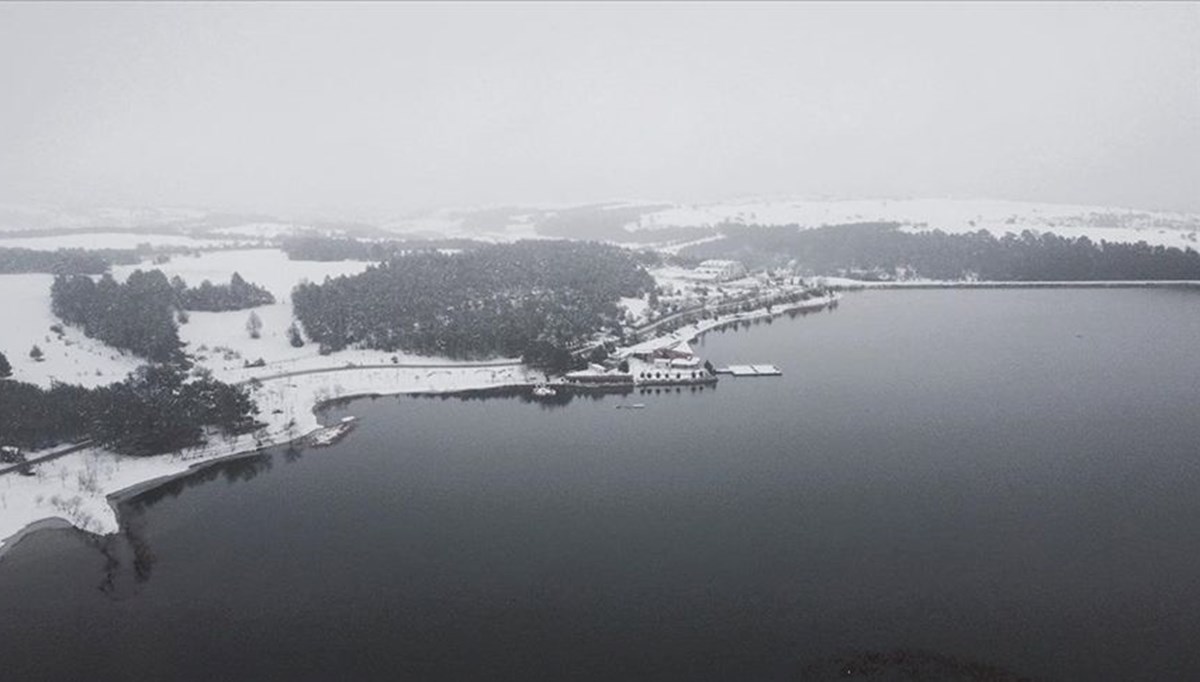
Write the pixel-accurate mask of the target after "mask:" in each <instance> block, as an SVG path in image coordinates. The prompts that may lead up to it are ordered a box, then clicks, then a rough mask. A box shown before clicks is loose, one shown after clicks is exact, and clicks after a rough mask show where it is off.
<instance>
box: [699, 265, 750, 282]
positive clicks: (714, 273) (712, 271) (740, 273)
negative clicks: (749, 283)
mask: <svg viewBox="0 0 1200 682" xmlns="http://www.w3.org/2000/svg"><path fill="white" fill-rule="evenodd" d="M692 272H693V273H694V274H695V276H696V278H697V279H706V280H711V281H713V282H726V281H729V280H731V279H738V278H740V277H745V276H746V266H744V265H742V263H741V262H740V261H736V260H706V261H704V262H702V263H700V265H698V266H696V269H695V270H693V271H692Z"/></svg>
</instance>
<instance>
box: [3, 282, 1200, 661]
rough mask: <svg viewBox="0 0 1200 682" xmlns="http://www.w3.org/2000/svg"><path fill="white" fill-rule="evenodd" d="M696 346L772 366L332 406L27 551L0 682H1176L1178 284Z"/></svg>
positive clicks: (1183, 550)
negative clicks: (117, 533) (553, 399)
mask: <svg viewBox="0 0 1200 682" xmlns="http://www.w3.org/2000/svg"><path fill="white" fill-rule="evenodd" d="M700 349H701V352H702V353H703V354H704V355H705V356H706V357H708V358H710V359H711V360H712V361H713V363H714V364H716V365H718V366H719V365H722V364H726V363H753V362H773V363H775V364H778V365H779V366H780V367H781V368H782V369H783V370H784V376H783V377H780V378H769V379H768V378H756V379H732V378H724V379H722V381H721V382H720V384H719V385H718V386H717V387H716V388H715V389H708V390H704V391H691V390H686V389H685V390H683V391H679V392H676V391H674V390H671V391H663V392H659V393H650V394H646V395H642V394H635V395H632V396H627V397H622V396H607V397H603V398H598V399H593V398H576V399H574V400H572V401H570V402H569V403H568V404H565V405H554V406H551V405H545V404H538V403H533V402H529V401H528V400H526V399H524V398H521V397H511V396H510V397H499V398H490V399H473V400H463V399H459V398H451V399H445V398H415V397H402V398H381V399H377V400H359V401H355V402H352V403H350V404H349V405H344V406H341V407H339V408H336V409H332V410H330V411H329V413H328V417H329V418H331V419H336V418H339V417H341V416H343V415H345V414H354V415H357V416H359V417H360V418H361V419H362V423H361V426H360V427H359V428H358V429H357V430H356V431H355V432H353V433H352V434H351V435H350V437H348V438H347V439H346V440H344V441H342V443H340V444H339V445H337V446H335V447H332V448H328V449H317V450H308V451H304V452H285V451H283V450H282V449H280V450H275V451H272V452H271V453H270V454H268V455H266V456H262V457H256V458H252V459H246V460H240V461H237V462H234V463H230V464H228V465H223V466H219V467H214V468H210V469H208V470H205V471H204V472H202V473H201V474H198V475H196V476H194V477H192V478H190V479H185V480H182V481H180V482H177V483H176V484H174V485H171V486H168V487H166V488H163V489H160V490H158V491H155V492H153V493H151V494H148V495H143V496H142V497H140V498H137V499H136V500H134V501H132V502H130V503H129V504H128V505H127V509H126V519H127V526H128V528H127V531H126V534H125V535H124V536H121V537H118V538H114V539H109V540H107V541H103V542H100V541H95V540H90V539H88V538H87V537H86V536H84V535H82V534H80V533H77V532H73V531H47V532H43V533H39V534H35V535H33V536H31V537H29V538H28V539H26V540H25V541H24V542H22V543H21V544H20V545H18V546H17V547H16V548H15V550H14V551H13V552H11V553H10V555H9V556H7V557H6V558H5V559H3V560H2V561H0V678H3V679H6V680H7V679H11V680H75V679H88V680H150V679H195V680H217V679H229V680H232V679H239V680H240V679H246V680H251V679H253V680H267V679H280V680H308V679H418V680H425V679H446V680H470V679H501V680H508V679H555V680H559V679H588V680H643V679H654V680H785V679H807V678H809V677H812V678H822V676H832V675H834V674H836V672H837V670H838V669H839V668H840V667H841V666H842V665H843V664H842V663H841V662H840V661H843V660H849V661H851V665H861V664H862V662H863V661H869V660H871V658H870V656H869V655H868V654H866V653H863V652H878V653H879V654H880V655H882V656H883V658H884V659H885V660H898V659H900V658H901V657H907V659H906V660H908V661H910V662H913V661H915V662H916V663H915V664H916V665H919V666H923V669H924V670H925V671H926V672H928V673H929V674H930V675H936V674H944V676H943V677H936V679H956V678H954V677H953V673H954V672H955V671H958V672H963V671H967V672H970V671H980V670H985V671H986V672H989V673H990V674H992V675H993V676H994V677H1001V676H1002V674H1003V673H1004V672H1008V673H1011V674H1013V675H1024V676H1030V677H1033V678H1038V679H1079V680H1101V679H1111V680H1131V679H1153V680H1163V679H1178V680H1183V679H1200V646H1197V644H1198V643H1200V294H1197V293H1194V292H1193V293H1188V292H1181V291H1170V290H1157V291H1137V290H1115V291H1097V290H1075V291H1062V290H1036V291H1011V290H1010V291H894V292H868V293H862V294H854V295H849V296H847V297H846V299H845V300H844V301H843V303H842V305H841V306H840V307H839V308H838V309H837V310H836V311H832V312H822V313H817V314H812V315H808V316H803V317H798V318H796V319H787V318H782V319H777V320H775V321H774V322H773V323H771V324H760V325H756V326H753V327H751V328H746V329H741V330H738V331H726V332H723V333H718V334H714V335H711V336H709V337H707V339H705V340H704V342H703V343H702V344H701V346H700ZM622 402H644V403H645V404H646V409H644V410H617V409H613V408H614V406H615V405H617V404H619V403H622ZM839 656H841V657H844V658H842V659H839V658H837V657H839ZM972 664H978V665H979V666H983V665H988V666H994V667H992V668H987V669H984V668H981V667H974V668H972V667H969V666H970V665H972ZM892 670H893V672H894V671H895V670H896V668H895V667H893V668H892Z"/></svg>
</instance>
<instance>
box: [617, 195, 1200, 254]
mask: <svg viewBox="0 0 1200 682" xmlns="http://www.w3.org/2000/svg"><path fill="white" fill-rule="evenodd" d="M873 221H888V222H900V223H904V224H905V225H906V226H908V227H909V229H930V230H932V229H939V230H942V231H944V232H969V231H975V230H980V229H984V230H987V231H989V232H991V233H993V234H996V235H1003V234H1004V233H1006V232H1015V233H1018V234H1019V233H1020V232H1021V231H1023V230H1027V229H1028V230H1034V231H1036V232H1054V233H1056V234H1061V235H1063V236H1066V237H1079V236H1084V235H1086V236H1087V237H1088V238H1089V239H1092V240H1093V241H1100V240H1102V239H1103V240H1106V241H1111V242H1117V241H1125V242H1137V241H1145V242H1147V243H1149V244H1152V245H1157V244H1162V245H1165V246H1178V247H1186V246H1190V247H1191V248H1193V249H1196V248H1200V242H1198V241H1197V240H1200V216H1197V215H1193V214H1185V213H1169V212H1162V211H1141V210H1133V209H1126V208H1105V207H1096V206H1078V205H1068V204H1039V203H1030V202H1016V201H998V200H985V199H894V200H888V199H875V200H866V199H856V200H808V199H778V200H771V199H754V200H746V201H732V202H725V203H714V204H695V205H689V206H676V207H674V208H670V209H665V210H662V211H656V212H653V213H648V214H646V215H643V216H642V217H641V218H640V219H639V221H638V222H637V223H634V224H632V225H630V227H631V228H633V229H639V230H646V229H649V230H653V229H656V228H662V227H711V226H716V225H720V224H722V223H735V224H747V225H750V224H758V225H791V224H796V225H799V226H801V227H819V226H821V225H836V224H842V223H853V222H873Z"/></svg>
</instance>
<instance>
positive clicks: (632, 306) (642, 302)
mask: <svg viewBox="0 0 1200 682" xmlns="http://www.w3.org/2000/svg"><path fill="white" fill-rule="evenodd" d="M618 305H620V306H621V307H622V308H624V309H625V312H627V313H629V314H630V315H632V316H633V324H635V325H637V324H642V323H643V322H645V321H646V313H647V311H648V310H649V309H650V303H649V302H648V301H647V300H646V299H645V297H643V298H632V297H622V298H621V300H620V302H619V304H618Z"/></svg>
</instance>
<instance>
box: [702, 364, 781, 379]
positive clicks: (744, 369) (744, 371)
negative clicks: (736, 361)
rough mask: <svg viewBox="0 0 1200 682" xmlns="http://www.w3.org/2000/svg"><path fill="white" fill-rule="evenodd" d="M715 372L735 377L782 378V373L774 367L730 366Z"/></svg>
mask: <svg viewBox="0 0 1200 682" xmlns="http://www.w3.org/2000/svg"><path fill="white" fill-rule="evenodd" d="M717 371H718V372H721V373H722V374H732V375H733V376H735V377H778V376H783V372H782V371H780V369H779V368H778V367H776V366H775V365H730V366H728V367H725V368H724V369H721V370H717Z"/></svg>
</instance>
